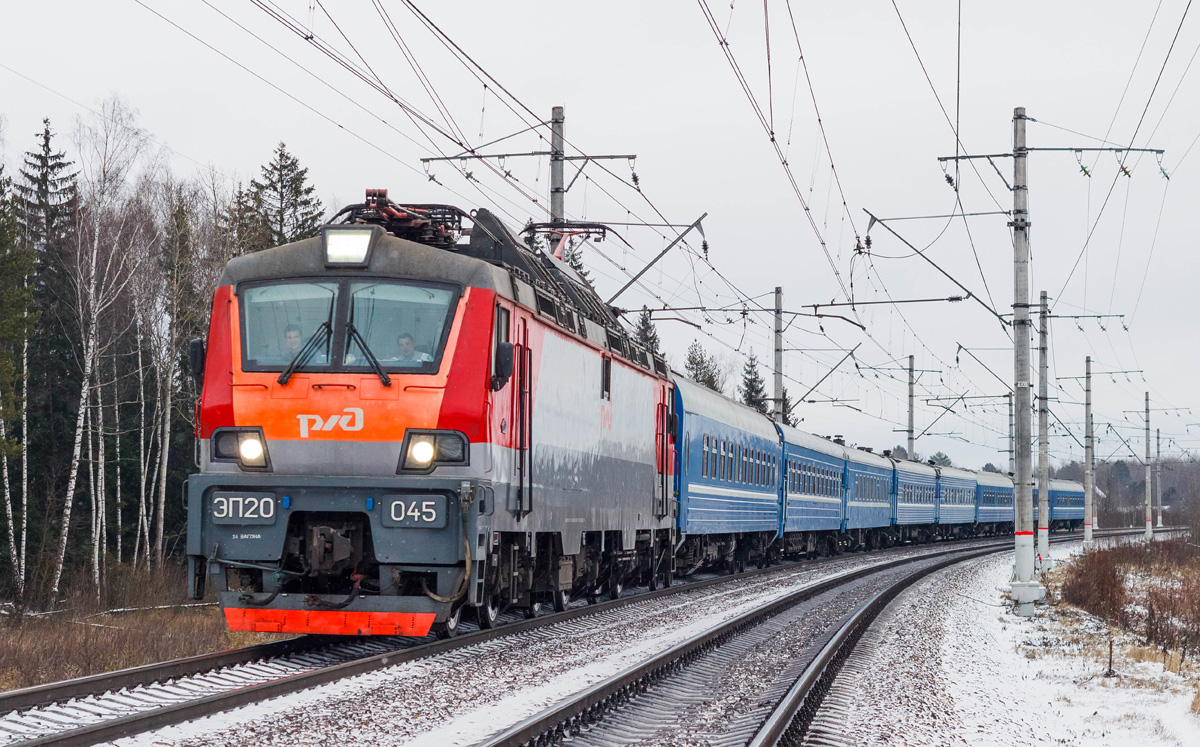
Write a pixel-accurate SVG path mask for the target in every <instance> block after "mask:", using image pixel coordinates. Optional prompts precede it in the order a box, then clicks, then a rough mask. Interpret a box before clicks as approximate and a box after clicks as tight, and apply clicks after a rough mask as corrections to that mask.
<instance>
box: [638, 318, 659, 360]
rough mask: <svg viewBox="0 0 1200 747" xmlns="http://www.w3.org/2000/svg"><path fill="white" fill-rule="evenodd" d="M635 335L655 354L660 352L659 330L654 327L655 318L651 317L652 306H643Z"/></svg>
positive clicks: (640, 342) (639, 341)
mask: <svg viewBox="0 0 1200 747" xmlns="http://www.w3.org/2000/svg"><path fill="white" fill-rule="evenodd" d="M634 336H635V337H636V338H637V341H638V343H639V344H641V346H642V347H644V348H646V349H647V350H649V351H650V352H651V353H653V354H654V355H658V354H659V353H660V350H659V345H658V330H657V329H655V328H654V320H653V319H651V318H650V308H649V307H647V306H642V313H641V314H639V315H638V320H637V328H636V329H634Z"/></svg>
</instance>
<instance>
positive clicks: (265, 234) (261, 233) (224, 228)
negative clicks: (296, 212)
mask: <svg viewBox="0 0 1200 747" xmlns="http://www.w3.org/2000/svg"><path fill="white" fill-rule="evenodd" d="M221 232H222V234H223V237H224V241H225V245H226V246H227V247H228V251H229V254H230V256H233V257H237V256H240V255H242V254H249V253H250V252H257V251H258V250H260V249H267V248H269V247H271V246H274V245H275V242H274V239H273V237H272V232H271V226H270V224H269V223H268V222H267V217H266V214H265V212H264V210H263V206H262V199H261V196H260V195H259V194H258V193H257V192H255V191H253V190H246V189H242V185H240V184H239V185H238V186H237V190H236V191H235V192H234V193H233V197H232V198H231V199H230V200H229V204H228V206H227V207H226V208H225V210H224V211H223V212H222V213H221Z"/></svg>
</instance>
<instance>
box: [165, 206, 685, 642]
mask: <svg viewBox="0 0 1200 747" xmlns="http://www.w3.org/2000/svg"><path fill="white" fill-rule="evenodd" d="M372 218H373V219H374V220H372ZM466 218H467V216H466V215H465V214H462V213H461V212H459V211H456V210H455V209H453V208H444V207H440V206H410V207H405V208H402V207H400V206H397V205H394V204H393V203H390V202H387V201H386V198H382V199H378V200H377V201H376V202H371V201H369V202H368V203H364V205H361V206H356V210H355V211H352V213H351V216H350V220H349V221H348V222H347V223H345V224H341V225H330V226H327V227H325V228H324V229H323V230H322V232H321V234H320V235H319V236H316V237H314V238H311V239H306V240H303V241H299V242H296V243H293V244H288V245H285V246H280V247H276V248H273V249H268V250H265V251H261V252H257V253H254V254H250V255H246V256H242V257H238V258H235V259H234V260H232V261H230V263H229V264H228V266H227V268H226V269H225V272H224V274H223V275H222V277H221V279H220V281H219V283H218V288H217V291H216V293H215V296H214V299H213V307H212V321H211V326H210V331H209V337H208V341H207V346H206V349H198V347H197V349H194V350H193V369H194V371H195V372H197V373H200V374H201V375H202V378H203V394H202V397H201V400H200V403H199V406H198V408H197V415H198V422H197V435H198V437H199V450H198V451H199V461H200V473H199V474H196V475H193V476H192V477H191V478H190V479H189V480H188V483H187V487H186V495H187V499H188V503H189V506H188V534H187V537H188V544H187V547H188V555H189V569H190V579H191V581H190V584H191V593H192V595H193V596H195V597H197V598H198V597H199V596H201V595H203V593H204V590H205V586H206V585H207V586H208V587H210V588H213V589H215V590H216V591H217V592H218V596H219V599H220V603H221V606H222V609H223V611H224V614H225V617H226V619H227V621H228V623H229V626H230V627H231V628H232V629H235V630H250V631H264V632H305V633H336V634H392V635H425V634H427V633H428V632H429V630H430V628H431V626H434V625H435V624H436V625H437V626H438V628H439V631H440V632H443V633H445V632H447V631H448V632H453V631H454V630H455V629H456V628H457V624H458V620H459V615H460V613H461V610H462V609H463V608H464V607H468V606H474V607H482V609H483V612H482V613H481V614H480V615H479V618H480V623H481V624H483V625H485V626H486V625H488V624H490V623H494V621H495V616H496V614H497V612H498V610H499V609H501V608H503V607H504V606H512V605H515V606H520V607H524V608H525V609H526V610H536V608H537V606H538V605H539V604H540V603H541V602H542V601H546V602H551V601H554V602H556V606H560V605H561V604H565V603H566V601H567V600H568V599H569V598H570V596H571V595H572V594H576V595H577V594H580V593H586V594H592V593H595V591H596V590H597V589H598V588H599V587H600V585H601V584H602V583H603V582H604V580H605V575H604V574H605V573H607V574H609V576H612V574H614V573H616V574H620V576H621V577H622V578H623V577H624V576H626V575H628V574H630V573H633V572H637V571H640V570H644V569H643V566H645V565H646V563H647V562H650V561H648V559H655V558H662V557H663V556H664V553H663V552H661V550H662V549H663V548H669V547H670V543H671V539H672V532H671V525H672V520H671V516H670V509H669V500H668V496H667V493H666V489H667V486H669V475H670V472H671V465H670V451H671V450H670V448H669V445H668V438H669V427H668V412H667V409H668V407H669V402H670V384H669V382H668V381H667V379H666V378H665V376H663V375H662V373H661V372H659V371H656V370H654V369H655V368H656V366H655V364H656V363H657V364H659V365H661V362H659V361H655V360H653V359H651V358H644V359H643V367H639V366H638V365H636V363H631V362H630V361H628V360H626V356H627V355H628V354H629V353H630V350H629V349H628V348H627V347H623V348H622V349H621V351H620V352H621V353H624V354H625V355H620V354H619V355H618V356H616V360H614V355H613V352H612V351H611V350H609V349H608V346H607V345H606V344H605V342H604V341H605V339H606V335H605V328H604V327H603V326H600V325H598V324H596V323H595V322H594V321H591V320H585V319H584V318H582V315H580V314H578V313H577V312H576V311H571V310H570V309H571V307H572V305H573V304H572V299H571V298H570V295H569V294H567V293H564V292H563V290H562V281H563V280H564V278H563V277H558V278H557V280H558V281H559V282H558V283H557V284H556V283H553V282H549V281H548V280H547V279H549V280H555V279H556V278H555V277H554V276H555V275H556V274H558V270H559V269H560V268H559V267H558V265H559V264H561V263H558V262H557V260H553V259H552V258H549V257H548V256H546V255H539V254H537V253H535V252H531V251H529V250H528V249H526V248H525V247H523V246H521V245H520V244H519V242H517V241H516V240H515V239H514V238H513V237H512V236H511V234H509V233H508V232H507V230H506V229H505V228H504V227H503V226H502V225H501V224H500V223H499V221H497V220H495V219H494V217H492V216H490V215H489V214H486V213H485V212H484V211H480V213H479V214H478V215H476V216H474V219H473V224H474V226H473V230H472V231H471V233H470V243H469V244H467V243H460V242H461V236H462V229H461V221H462V220H463V219H466ZM400 236H404V237H405V238H400ZM518 255H519V256H518ZM521 263H524V264H525V265H526V266H527V268H526V269H527V270H532V269H533V268H531V267H529V265H530V263H535V264H537V265H539V267H540V269H538V270H537V271H536V272H528V271H527V272H517V271H514V266H513V265H514V264H521ZM547 268H548V270H549V271H550V272H547ZM534 276H536V277H534ZM538 278H541V279H542V280H543V281H545V282H542V283H541V284H540V285H541V286H544V287H537V286H538V283H537V282H536V281H537V280H538ZM571 290H574V291H578V290H579V287H573V288H572V289H571ZM555 291H556V292H555ZM522 292H524V294H525V296H526V297H522V295H521V294H522ZM543 299H544V300H546V301H548V302H549V303H548V304H546V303H543V304H541V306H542V308H541V313H539V303H538V302H539V300H543ZM547 305H548V306H549V307H550V310H551V311H553V312H554V313H553V315H552V316H551V317H550V318H547V317H548V315H547V314H546V313H545V312H546V310H547V309H546V308H545V307H546V306H547ZM575 305H578V304H575ZM564 311H566V312H567V313H566V314H564V313H563V312H564ZM588 325H590V327H591V328H594V329H593V331H592V337H593V338H600V339H599V340H593V341H592V342H590V343H589V342H588V340H587V332H588V329H589V326H588ZM614 326H619V325H614ZM635 352H636V351H635ZM201 364H202V365H201ZM201 368H202V370H201V371H196V369H201ZM592 369H595V371H594V372H593V371H592ZM539 372H540V375H539ZM663 372H665V367H663ZM585 379H587V380H588V382H587V385H586V386H585V385H584V383H583V381H584V380H585ZM593 379H594V381H592V380H593ZM593 384H594V386H593ZM602 387H607V391H603V390H602ZM618 395H619V396H618ZM535 402H536V403H537V406H536V408H535ZM535 497H536V499H535ZM593 546H595V552H590V549H591V548H592V547H593ZM539 550H540V553H539ZM665 555H666V556H669V553H665ZM667 562H669V561H667ZM668 570H669V569H668ZM614 583H619V581H617V582H614Z"/></svg>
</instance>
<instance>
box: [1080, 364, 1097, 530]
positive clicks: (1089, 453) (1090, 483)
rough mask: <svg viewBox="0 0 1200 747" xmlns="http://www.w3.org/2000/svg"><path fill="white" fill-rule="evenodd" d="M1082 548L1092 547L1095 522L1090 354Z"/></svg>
mask: <svg viewBox="0 0 1200 747" xmlns="http://www.w3.org/2000/svg"><path fill="white" fill-rule="evenodd" d="M1083 429H1084V430H1083V432H1084V436H1083V444H1084V449H1083V453H1084V457H1083V548H1084V549H1085V550H1088V549H1091V547H1092V524H1093V523H1095V515H1096V512H1095V509H1094V508H1093V506H1094V505H1095V504H1093V503H1092V501H1093V500H1095V499H1094V498H1093V497H1092V493H1093V492H1094V490H1095V485H1096V473H1095V472H1094V471H1093V469H1094V465H1093V464H1092V461H1093V460H1094V459H1095V455H1096V452H1095V444H1094V443H1093V441H1092V356H1090V355H1089V356H1088V357H1087V368H1086V375H1085V376H1084V386H1083Z"/></svg>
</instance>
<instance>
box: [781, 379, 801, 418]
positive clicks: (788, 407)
mask: <svg viewBox="0 0 1200 747" xmlns="http://www.w3.org/2000/svg"><path fill="white" fill-rule="evenodd" d="M795 409H796V403H795V402H793V401H792V398H791V397H789V396H788V390H787V387H786V386H785V387H784V388H783V423H784V425H790V426H792V427H793V428H798V427H800V418H798V417H796V413H795Z"/></svg>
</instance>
